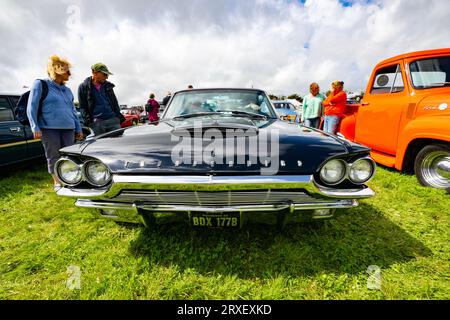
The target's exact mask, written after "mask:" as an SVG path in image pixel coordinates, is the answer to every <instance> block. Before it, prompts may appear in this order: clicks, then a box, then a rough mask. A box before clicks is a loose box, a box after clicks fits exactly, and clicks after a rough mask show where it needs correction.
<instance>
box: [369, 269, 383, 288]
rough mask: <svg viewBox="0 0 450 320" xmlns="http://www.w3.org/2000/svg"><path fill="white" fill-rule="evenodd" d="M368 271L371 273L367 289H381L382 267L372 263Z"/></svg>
mask: <svg viewBox="0 0 450 320" xmlns="http://www.w3.org/2000/svg"><path fill="white" fill-rule="evenodd" d="M366 272H367V273H368V274H369V277H368V278H367V289H370V290H381V268H380V267H379V266H377V265H371V266H369V267H368V268H367V270H366Z"/></svg>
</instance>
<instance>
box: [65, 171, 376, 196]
mask: <svg viewBox="0 0 450 320" xmlns="http://www.w3.org/2000/svg"><path fill="white" fill-rule="evenodd" d="M127 189H129V190H153V191H154V190H179V191H228V190H241V191H243V190H267V189H304V190H306V191H307V192H308V194H309V195H310V196H315V197H318V198H348V199H353V198H368V197H371V196H373V195H374V194H375V193H374V192H373V191H372V190H371V189H370V188H365V189H356V190H355V189H352V190H347V189H330V188H325V187H322V186H319V185H318V184H316V183H315V182H314V179H313V176H311V175H298V176H293V175H290V176H127V175H114V176H113V180H112V184H111V185H110V187H109V189H108V188H103V189H76V188H66V187H64V188H61V189H60V190H59V191H58V195H61V196H68V197H78V198H80V197H81V198H91V199H105V198H106V199H108V198H114V197H116V196H117V195H118V194H120V192H121V191H122V190H127Z"/></svg>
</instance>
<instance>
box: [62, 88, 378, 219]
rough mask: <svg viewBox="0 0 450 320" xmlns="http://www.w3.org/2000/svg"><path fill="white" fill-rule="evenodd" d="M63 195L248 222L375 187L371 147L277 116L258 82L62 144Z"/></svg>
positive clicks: (304, 215)
mask: <svg viewBox="0 0 450 320" xmlns="http://www.w3.org/2000/svg"><path fill="white" fill-rule="evenodd" d="M61 153H62V157H61V159H59V160H58V162H57V164H56V172H57V175H58V177H59V179H60V180H61V181H62V183H63V188H61V189H60V190H59V191H58V195H60V196H68V197H74V198H76V199H77V200H76V203H75V204H76V205H77V206H79V207H87V208H93V209H96V212H97V213H98V214H99V215H100V216H102V217H106V218H111V219H114V220H116V221H126V222H142V223H144V224H145V225H146V226H150V225H154V224H159V223H164V222H172V221H178V220H184V221H186V222H188V223H190V224H191V225H192V226H199V227H242V226H243V225H245V224H246V223H247V222H249V221H255V222H263V223H271V224H278V225H279V226H281V227H283V226H284V225H285V224H286V223H290V222H297V221H303V220H311V219H322V218H329V217H332V216H333V214H334V212H335V210H336V209H344V208H351V207H354V206H357V205H358V201H357V199H361V198H368V197H371V196H373V195H374V192H373V191H372V190H371V189H370V188H369V187H367V186H366V185H365V183H366V182H367V181H369V180H370V179H371V178H372V176H373V175H374V172H375V163H374V162H373V161H372V159H371V158H370V156H369V149H368V148H366V147H364V146H361V145H358V144H355V143H352V142H349V141H347V140H345V139H343V138H340V137H336V136H333V135H329V134H327V133H324V132H322V131H320V130H315V129H312V128H308V127H304V126H302V125H300V124H297V123H288V122H285V121H281V120H279V119H278V118H277V115H276V113H275V111H274V108H273V105H272V104H271V102H270V100H269V99H268V96H267V94H266V93H265V92H264V91H262V90H257V89H195V90H183V91H179V92H177V93H175V94H174V96H173V98H172V100H171V102H170V104H169V105H168V106H167V108H166V110H165V112H164V114H163V115H162V118H161V120H160V121H159V122H158V123H149V124H146V125H143V126H139V127H131V128H124V129H120V130H116V131H114V132H110V133H107V134H104V135H101V136H97V137H94V138H91V139H87V140H86V141H84V142H82V143H79V144H76V145H74V146H71V147H67V148H64V149H61Z"/></svg>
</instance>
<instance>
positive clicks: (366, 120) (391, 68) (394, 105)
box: [355, 62, 408, 155]
mask: <svg viewBox="0 0 450 320" xmlns="http://www.w3.org/2000/svg"><path fill="white" fill-rule="evenodd" d="M370 81H371V82H370V83H369V85H368V86H367V92H366V93H365V94H364V98H363V99H362V102H361V106H360V108H359V111H358V115H357V119H356V129H355V141H356V142H358V143H361V144H364V145H366V146H368V147H370V148H372V149H373V150H374V151H379V152H382V153H386V154H390V155H395V153H396V149H397V141H398V132H399V126H400V120H401V115H402V112H403V109H404V107H405V106H406V105H407V101H408V99H407V98H408V90H407V88H405V85H404V83H405V81H406V78H405V76H404V70H403V69H402V66H401V63H400V62H396V63H395V62H394V63H392V64H390V65H384V66H382V67H380V68H378V69H377V70H374V74H372V77H371V80H370Z"/></svg>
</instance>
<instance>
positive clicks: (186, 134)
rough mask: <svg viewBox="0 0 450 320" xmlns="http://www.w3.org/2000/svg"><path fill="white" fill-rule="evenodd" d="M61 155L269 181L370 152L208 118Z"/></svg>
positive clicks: (299, 130)
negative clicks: (261, 177) (266, 177)
mask: <svg viewBox="0 0 450 320" xmlns="http://www.w3.org/2000/svg"><path fill="white" fill-rule="evenodd" d="M200 124H201V127H200ZM231 133H232V134H233V135H232V136H230V134H231ZM227 134H228V136H227ZM220 137H224V139H223V140H220V139H218V138H220ZM236 137H237V138H236ZM236 139H238V140H239V139H241V140H240V142H242V141H245V143H247V144H248V143H249V141H252V144H251V145H253V147H250V148H249V147H248V145H247V148H245V147H243V146H242V145H239V143H236V141H237V140H236ZM255 141H256V143H255ZM227 143H228V144H227ZM229 143H231V144H229ZM235 144H236V147H235V148H233V147H232V146H233V145H235ZM222 146H225V147H222ZM227 146H228V148H227ZM255 146H256V147H255ZM61 152H62V153H63V154H72V155H81V156H82V157H88V158H96V159H99V160H101V161H102V162H104V163H105V164H106V165H108V167H109V168H110V170H111V171H112V172H114V173H122V174H141V173H150V174H175V173H176V174H186V175H187V174H215V173H219V174H233V175H236V174H237V175H245V174H269V175H270V174H275V173H276V174H311V173H314V172H316V171H317V170H318V169H319V167H320V165H321V164H322V163H323V162H325V161H326V160H327V159H329V158H331V157H335V156H345V155H348V154H358V153H364V154H368V152H369V149H368V148H366V147H363V146H360V145H357V144H354V143H351V142H348V141H346V140H343V139H340V138H338V137H335V136H331V135H328V134H326V133H324V132H322V131H319V130H314V129H311V128H308V127H304V126H302V125H299V124H291V123H287V122H284V121H280V120H278V119H269V120H251V119H249V118H244V117H242V118H240V117H236V116H232V117H229V118H227V117H223V116H220V117H214V116H208V117H203V118H202V119H200V118H191V119H185V120H178V121H175V120H168V121H161V122H160V123H159V124H158V125H152V124H150V125H149V124H147V125H143V126H138V127H132V128H128V129H121V130H118V131H115V132H112V133H108V134H105V135H102V136H99V137H97V138H94V139H91V140H88V141H86V142H84V143H82V144H78V145H74V146H71V147H68V148H64V149H62V150H61ZM230 161H233V163H232V164H231V163H230Z"/></svg>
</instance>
